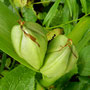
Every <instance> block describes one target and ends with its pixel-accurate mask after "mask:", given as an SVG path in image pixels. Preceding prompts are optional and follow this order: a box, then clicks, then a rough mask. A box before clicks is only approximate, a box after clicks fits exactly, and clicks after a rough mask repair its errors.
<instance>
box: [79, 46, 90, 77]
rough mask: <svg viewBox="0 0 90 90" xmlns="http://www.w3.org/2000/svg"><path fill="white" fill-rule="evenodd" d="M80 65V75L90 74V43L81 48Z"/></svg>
mask: <svg viewBox="0 0 90 90" xmlns="http://www.w3.org/2000/svg"><path fill="white" fill-rule="evenodd" d="M78 66H79V74H80V75H82V76H90V45H88V46H87V47H85V48H83V49H82V50H81V52H80V58H79V62H78Z"/></svg>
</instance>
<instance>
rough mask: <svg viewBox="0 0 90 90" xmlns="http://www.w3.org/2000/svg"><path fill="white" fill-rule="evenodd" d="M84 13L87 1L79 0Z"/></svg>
mask: <svg viewBox="0 0 90 90" xmlns="http://www.w3.org/2000/svg"><path fill="white" fill-rule="evenodd" d="M80 1H81V4H82V7H83V10H84V12H85V14H87V2H86V0H80Z"/></svg>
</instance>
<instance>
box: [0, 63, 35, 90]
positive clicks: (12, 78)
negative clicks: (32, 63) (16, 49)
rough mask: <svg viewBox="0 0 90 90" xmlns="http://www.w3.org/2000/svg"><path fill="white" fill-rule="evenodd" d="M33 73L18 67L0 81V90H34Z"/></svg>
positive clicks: (21, 66) (23, 67)
mask: <svg viewBox="0 0 90 90" xmlns="http://www.w3.org/2000/svg"><path fill="white" fill-rule="evenodd" d="M34 86H35V72H34V71H32V70H30V69H28V68H26V67H25V66H23V65H20V66H18V67H16V68H15V69H13V70H12V71H11V72H9V73H8V74H6V76H5V77H4V78H2V79H1V80H0V90H34V88H35V87H34Z"/></svg>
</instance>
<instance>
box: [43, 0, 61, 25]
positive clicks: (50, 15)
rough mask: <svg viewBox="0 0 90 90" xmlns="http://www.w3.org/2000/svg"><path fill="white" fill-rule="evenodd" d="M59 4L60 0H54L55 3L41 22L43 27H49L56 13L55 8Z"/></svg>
mask: <svg viewBox="0 0 90 90" xmlns="http://www.w3.org/2000/svg"><path fill="white" fill-rule="evenodd" d="M59 3H60V0H56V2H55V3H54V4H53V6H52V7H51V8H50V10H49V12H48V14H47V15H46V17H45V19H44V21H43V25H45V24H46V26H49V25H50V22H51V20H52V18H53V17H54V15H55V13H56V11H57V7H58V5H59Z"/></svg>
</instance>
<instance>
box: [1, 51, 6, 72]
mask: <svg viewBox="0 0 90 90" xmlns="http://www.w3.org/2000/svg"><path fill="white" fill-rule="evenodd" d="M6 56H7V55H6V54H5V53H3V56H2V60H1V67H0V73H1V72H2V71H3V70H4V67H5V63H6Z"/></svg>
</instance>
